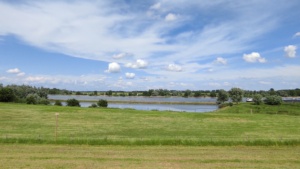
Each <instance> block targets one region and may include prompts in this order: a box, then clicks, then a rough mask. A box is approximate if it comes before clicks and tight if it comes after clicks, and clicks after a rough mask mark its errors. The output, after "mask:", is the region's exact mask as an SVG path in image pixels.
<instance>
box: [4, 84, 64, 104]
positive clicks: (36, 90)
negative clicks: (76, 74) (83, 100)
mask: <svg viewBox="0 0 300 169" xmlns="http://www.w3.org/2000/svg"><path fill="white" fill-rule="evenodd" d="M69 93H70V92H69V91H67V90H59V89H56V88H54V89H49V88H44V87H32V86H29V85H7V86H3V85H2V84H0V102H17V103H27V104H45V105H48V104H50V101H49V100H48V94H69Z"/></svg>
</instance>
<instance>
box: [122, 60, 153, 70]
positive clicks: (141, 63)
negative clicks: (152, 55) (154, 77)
mask: <svg viewBox="0 0 300 169" xmlns="http://www.w3.org/2000/svg"><path fill="white" fill-rule="evenodd" d="M125 66H126V67H129V68H133V69H145V68H147V66H148V62H146V61H145V60H142V59H138V60H137V61H136V62H135V63H127V64H126V65H125Z"/></svg>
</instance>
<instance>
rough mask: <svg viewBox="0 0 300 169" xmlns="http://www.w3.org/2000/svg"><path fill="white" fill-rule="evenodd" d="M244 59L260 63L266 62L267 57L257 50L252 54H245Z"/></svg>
mask: <svg viewBox="0 0 300 169" xmlns="http://www.w3.org/2000/svg"><path fill="white" fill-rule="evenodd" d="M243 59H244V60H245V61H246V62H251V63H255V62H260V63H265V62H266V61H267V60H266V59H265V58H262V57H261V56H260V54H259V53H257V52H252V53H250V54H244V56H243Z"/></svg>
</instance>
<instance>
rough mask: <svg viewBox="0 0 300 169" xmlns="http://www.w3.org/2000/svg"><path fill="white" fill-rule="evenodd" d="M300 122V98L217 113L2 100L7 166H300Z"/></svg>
mask: <svg viewBox="0 0 300 169" xmlns="http://www.w3.org/2000/svg"><path fill="white" fill-rule="evenodd" d="M55 113H59V116H58V128H57V129H58V130H57V131H58V132H57V133H58V135H57V140H56V139H55V129H56V120H55ZM299 122H300V104H284V105H282V106H266V105H262V106H259V107H258V106H254V105H251V104H247V103H244V104H239V105H234V106H233V107H226V108H224V109H221V110H218V111H215V112H210V113H182V112H181V113H177V112H160V111H137V110H130V109H125V110H121V109H100V108H96V109H94V108H78V107H58V106H42V105H25V104H11V103H9V104H7V103H0V129H1V130H0V164H1V168H300V160H299V159H300V151H299V150H300V123H299ZM3 166H4V167H3Z"/></svg>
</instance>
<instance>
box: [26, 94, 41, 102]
mask: <svg viewBox="0 0 300 169" xmlns="http://www.w3.org/2000/svg"><path fill="white" fill-rule="evenodd" d="M39 100H40V96H38V95H37V94H28V95H27V96H26V103H27V104H37V103H38V102H39Z"/></svg>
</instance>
